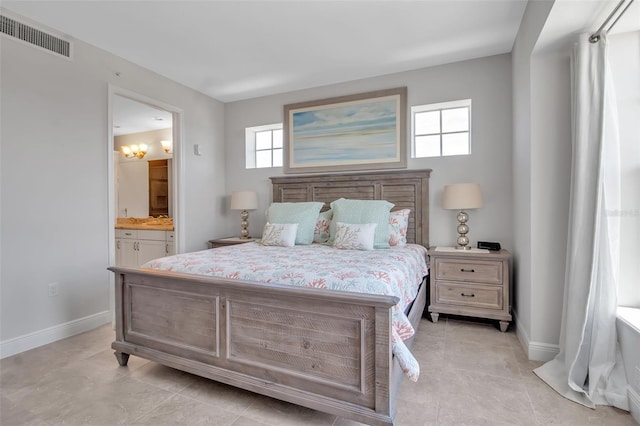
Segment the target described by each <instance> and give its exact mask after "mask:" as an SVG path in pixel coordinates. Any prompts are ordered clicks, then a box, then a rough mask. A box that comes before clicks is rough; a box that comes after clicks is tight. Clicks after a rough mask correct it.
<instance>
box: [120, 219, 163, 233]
mask: <svg viewBox="0 0 640 426" xmlns="http://www.w3.org/2000/svg"><path fill="white" fill-rule="evenodd" d="M115 228H116V229H147V230H155V231H173V219H171V218H166V217H163V218H153V217H142V218H138V217H119V218H118V219H117V221H116V225H115Z"/></svg>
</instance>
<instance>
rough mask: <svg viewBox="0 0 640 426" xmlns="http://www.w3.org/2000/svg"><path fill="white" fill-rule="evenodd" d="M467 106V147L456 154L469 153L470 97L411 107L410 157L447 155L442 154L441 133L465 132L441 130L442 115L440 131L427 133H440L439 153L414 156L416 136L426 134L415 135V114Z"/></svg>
mask: <svg viewBox="0 0 640 426" xmlns="http://www.w3.org/2000/svg"><path fill="white" fill-rule="evenodd" d="M464 107H467V108H469V130H468V131H467V132H468V134H469V145H468V147H469V149H468V152H467V153H466V154H456V155H471V134H472V129H471V122H472V121H471V99H462V100H459V101H450V102H440V103H436V104H428V105H415V106H412V107H411V158H436V157H448V156H446V155H443V154H442V152H443V150H442V135H446V134H453V133H465V132H442V115H441V120H440V133H430V134H429V135H440V155H437V156H435V155H434V156H424V157H416V136H426V135H416V128H415V126H416V123H415V117H416V114H419V113H423V112H429V111H441V114H442V111H443V110H447V109H455V108H464Z"/></svg>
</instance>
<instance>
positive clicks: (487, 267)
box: [435, 259, 502, 284]
mask: <svg viewBox="0 0 640 426" xmlns="http://www.w3.org/2000/svg"><path fill="white" fill-rule="evenodd" d="M435 263H436V280H447V281H449V280H450V281H465V282H474V283H487V284H502V262H497V261H491V260H476V261H473V260H469V261H465V260H458V259H436V262H435Z"/></svg>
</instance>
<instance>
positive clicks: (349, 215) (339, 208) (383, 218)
mask: <svg viewBox="0 0 640 426" xmlns="http://www.w3.org/2000/svg"><path fill="white" fill-rule="evenodd" d="M392 207H393V204H391V203H390V202H388V201H385V200H347V199H345V198H340V199H339V200H336V201H334V202H333V203H331V210H333V219H332V220H331V225H330V227H329V229H330V235H331V237H330V238H329V244H333V240H334V238H335V235H336V227H335V224H336V223H337V222H342V223H376V224H377V225H378V226H377V227H376V231H375V237H374V240H373V247H374V248H377V249H378V248H389V211H390V210H391V208H392Z"/></svg>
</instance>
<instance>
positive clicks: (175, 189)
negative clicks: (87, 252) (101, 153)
mask: <svg viewBox="0 0 640 426" xmlns="http://www.w3.org/2000/svg"><path fill="white" fill-rule="evenodd" d="M107 86H108V87H107V92H108V93H107V123H108V129H107V133H108V134H107V180H108V182H107V184H108V201H107V204H108V215H107V217H108V224H107V227H108V247H109V265H115V263H116V243H115V239H116V232H115V225H116V211H115V210H116V199H115V161H114V148H115V143H114V136H113V103H114V96H122V97H125V98H129V99H131V100H134V101H136V102H141V103H144V104H147V105H149V106H152V107H154V108H158V109H162V110H165V111H167V112H170V113H171V116H172V123H171V125H172V139H173V140H172V150H173V159H172V167H171V193H172V194H173V197H172V200H171V204H172V211H173V215H172V217H173V228H174V235H175V236H174V241H175V251H176V253H182V251H183V248H184V237H183V236H182V235H183V233H182V232H181V231H182V230H183V229H184V214H183V212H182V207H183V206H184V205H185V203H184V197H185V193H186V191H185V189H184V182H183V181H182V179H181V178H180V177H181V176H183V174H182V170H183V168H184V158H183V157H184V156H183V155H182V152H183V151H182V145H183V144H182V140H183V131H182V129H183V128H184V127H183V115H184V112H183V110H182V109H181V108H178V107H176V106H173V105H170V104H167V103H165V102H162V101H159V100H157V99H153V98H150V97H148V96H145V95H142V94H140V93H137V92H134V91H131V90H128V89H125V88H122V87H118V86H115V85H113V84H108V85H107ZM109 309H110V311H111V318H112V322H113V321H114V320H115V276H114V274H113V273H111V272H109ZM114 324H115V323H114Z"/></svg>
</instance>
